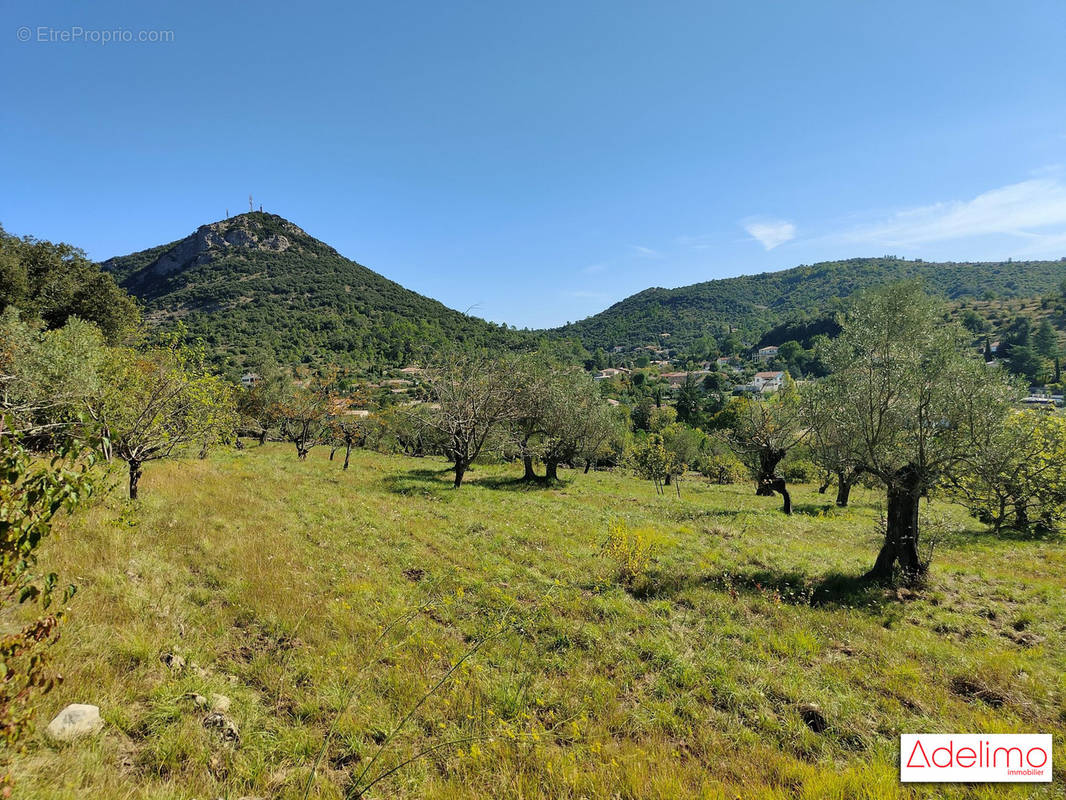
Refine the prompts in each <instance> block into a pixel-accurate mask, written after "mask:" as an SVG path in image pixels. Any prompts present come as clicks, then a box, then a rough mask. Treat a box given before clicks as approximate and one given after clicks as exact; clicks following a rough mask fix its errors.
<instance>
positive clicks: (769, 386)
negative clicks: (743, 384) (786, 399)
mask: <svg viewBox="0 0 1066 800" xmlns="http://www.w3.org/2000/svg"><path fill="white" fill-rule="evenodd" d="M784 382H785V373H784V372H756V373H755V377H754V378H752V379H751V385H752V386H753V387H754V388H755V391H757V392H776V391H777V390H778V389H780V388H781V386H782V384H784Z"/></svg>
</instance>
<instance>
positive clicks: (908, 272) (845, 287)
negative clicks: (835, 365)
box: [556, 257, 1066, 350]
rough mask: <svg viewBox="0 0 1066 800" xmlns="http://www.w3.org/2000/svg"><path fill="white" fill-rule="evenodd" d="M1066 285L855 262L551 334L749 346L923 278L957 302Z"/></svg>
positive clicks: (716, 286)
mask: <svg viewBox="0 0 1066 800" xmlns="http://www.w3.org/2000/svg"><path fill="white" fill-rule="evenodd" d="M1064 278H1066V260H1062V261H1006V262H985V263H973V262H940V263H934V262H925V261H907V260H905V259H900V258H894V257H884V258H852V259H847V260H843V261H827V262H823V263H820V264H812V265H803V266H799V267H795V268H793V269H788V270H783V271H781V272H765V273H762V274H760V275H742V276H740V277H736V278H726V279H722V280H714V281H706V282H704V283H696V284H692V285H691V286H682V287H680V288H677V289H662V288H652V289H646V290H644V291H643V292H639V293H637V294H635V295H632V296H631V297H627V298H626V299H625V300H622V301H621V302H618V303H615V304H614V305H613V306H611V307H610V308H608V309H606V310H605V311H602V312H600V313H599V314H596V315H594V316H591V317H588V318H587V319H584V320H581V321H580V322H575V323H572V324H569V325H566V326H563V327H561V328H558V329H557V330H556V333H558V334H559V335H561V336H567V337H577V338H579V339H580V340H581V343H582V344H583V345H584V346H585V347H586V348H588V349H589V350H593V349H595V348H597V347H602V348H610V347H615V346H619V345H621V346H630V347H636V346H639V345H644V344H649V343H651V342H658V341H661V340H662V334H664V333H667V334H669V335H670V338H669V346H671V347H685V346H688V345H689V344H691V343H692V342H693V341H695V340H696V339H698V338H700V337H701V336H705V335H708V334H710V335H719V336H720V335H722V334H725V333H728V332H730V331H731V330H732V331H736V332H737V333H739V334H740V335H741V336H742V337H743V338H746V339H747V340H749V341H750V342H753V343H754V342H756V341H758V340H759V338H760V336H761V335H762V334H763V333H764V332H765V331H766V330H767V329H769V328H770V327H772V326H773V325H775V324H778V323H781V322H783V321H786V320H788V319H794V318H796V317H805V316H812V315H828V314H831V313H833V312H837V311H842V310H843V309H844V302H843V300H844V299H845V298H847V297H849V296H851V295H853V294H855V293H856V292H859V291H862V290H863V289H869V288H872V287H875V286H880V285H884V284H887V283H893V282H895V281H900V280H910V279H921V280H923V281H924V282H925V284H926V285H927V286H928V288H929V289H930V290H932V291H936V292H939V293H941V294H943V295H945V296H946V297H947V298H949V299H951V300H958V299H961V298H984V297H999V298H1002V297H1030V296H1033V295H1038V294H1045V293H1048V292H1050V291H1053V290H1054V289H1056V288H1057V287H1058V285H1059V284H1060V282H1061V281H1062V280H1063V279H1064Z"/></svg>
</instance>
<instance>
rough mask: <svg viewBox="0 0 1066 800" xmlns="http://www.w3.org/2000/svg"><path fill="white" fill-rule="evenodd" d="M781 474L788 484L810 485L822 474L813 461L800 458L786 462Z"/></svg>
mask: <svg viewBox="0 0 1066 800" xmlns="http://www.w3.org/2000/svg"><path fill="white" fill-rule="evenodd" d="M782 472H783V473H784V476H785V480H786V481H788V482H789V483H810V482H811V481H815V480H817V479H818V478H819V476H820V475H821V474H822V473H821V470H819V469H818V466H817V465H816V464H815V463H814V462H813V461H808V460H807V459H802V458H797V459H796V460H795V461H786V462H785V463H784V465H783V468H782Z"/></svg>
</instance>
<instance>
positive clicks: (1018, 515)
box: [950, 410, 1066, 532]
mask: <svg viewBox="0 0 1066 800" xmlns="http://www.w3.org/2000/svg"><path fill="white" fill-rule="evenodd" d="M976 434H977V437H978V447H977V448H975V450H974V452H973V454H972V455H971V456H968V457H967V458H966V459H965V466H966V468H965V470H959V471H958V472H957V474H954V475H951V476H950V487H951V492H952V494H953V496H954V497H956V498H957V499H958V500H959V501H960V502H962V503H963V504H964V505H965V506H966V507H967V508H968V509H969V510H970V512H971V513H972V514H973V515H974V516H976V517H977V518H978V519H980V520H981V521H982V522H985V523H987V524H988V525H991V526H992V529H993V530H994V531H996V532H998V531H999V530H1000V529H1001V528H1002V527H1003V526H1004V525H1006V524H1007V523H1008V521H1010V523H1011V524H1012V525H1013V526H1014V527H1015V528H1018V529H1022V530H1024V529H1026V528H1028V527H1029V526H1030V524H1031V523H1032V522H1034V521H1036V522H1038V523H1039V524H1040V525H1042V526H1044V527H1046V528H1051V527H1054V526H1055V525H1056V524H1057V523H1059V522H1061V521H1062V520H1063V519H1064V518H1066V420H1064V419H1063V418H1062V417H1059V416H1055V415H1052V414H1048V413H1047V412H1045V411H1042V410H1041V411H1032V410H1030V411H1019V412H1015V413H1012V414H1010V415H1009V416H1008V417H1007V419H1006V420H1004V422H1003V424H1002V425H999V426H997V427H995V428H991V429H988V430H983V431H977V432H976Z"/></svg>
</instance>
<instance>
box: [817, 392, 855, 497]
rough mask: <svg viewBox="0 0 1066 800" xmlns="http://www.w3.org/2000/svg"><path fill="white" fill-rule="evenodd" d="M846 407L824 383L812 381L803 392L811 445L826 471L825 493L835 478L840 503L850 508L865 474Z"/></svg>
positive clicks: (819, 462) (820, 465) (823, 488)
mask: <svg viewBox="0 0 1066 800" xmlns="http://www.w3.org/2000/svg"><path fill="white" fill-rule="evenodd" d="M843 414H844V410H843V409H841V408H839V407H838V406H836V405H835V404H834V396H833V394H832V392H830V391H827V390H826V387H825V386H824V385H821V384H812V385H811V388H809V389H808V390H807V391H806V392H805V393H804V395H803V417H804V424H805V425H806V427H807V429H808V430H809V431H810V437H809V438H808V446H809V447H810V451H811V458H812V460H813V461H814V463H815V464H817V465H818V466H819V467H821V468H822V469H823V470H824V471H825V473H826V479H825V483H824V484H823V486H822V487H821V488H820V489H819V491H820V492H824V491H825V489H827V488H828V487H829V485H830V484H831V483H832V481H833V480H835V481H836V485H837V496H836V504H837V505H838V506H839V507H841V508H846V507H847V505H848V501H849V500H850V499H851V487H852V486H853V485H854V484H855V481H856V480H858V478H859V476H860V475H861V474H862V463H861V461H860V460H859V457H858V454H857V453H856V451H855V448H854V447H853V446H852V442H851V440H850V439H849V438H848V436H849V433H848V426H847V425H846V424H844V423H843V416H842V415H843Z"/></svg>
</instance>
